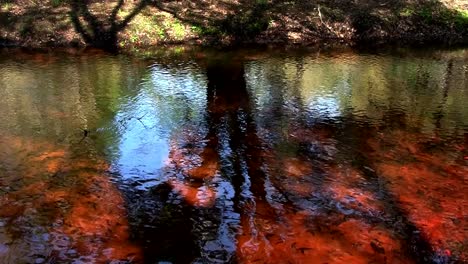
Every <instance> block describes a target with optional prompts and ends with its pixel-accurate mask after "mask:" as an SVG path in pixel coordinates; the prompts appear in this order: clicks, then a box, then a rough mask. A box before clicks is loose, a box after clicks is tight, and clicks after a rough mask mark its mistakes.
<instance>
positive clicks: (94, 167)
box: [0, 136, 141, 263]
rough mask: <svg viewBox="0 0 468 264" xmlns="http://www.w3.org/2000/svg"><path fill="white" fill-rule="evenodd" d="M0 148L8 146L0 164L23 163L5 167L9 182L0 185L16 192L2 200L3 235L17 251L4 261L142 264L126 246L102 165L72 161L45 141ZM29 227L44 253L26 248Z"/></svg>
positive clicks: (120, 207)
mask: <svg viewBox="0 0 468 264" xmlns="http://www.w3.org/2000/svg"><path fill="white" fill-rule="evenodd" d="M0 142H1V143H2V146H7V147H5V148H4V149H2V151H1V152H0V155H1V156H0V158H1V159H2V160H3V161H8V160H9V157H10V158H12V160H19V161H21V163H22V164H15V163H9V164H7V170H6V173H5V175H4V176H5V177H2V180H4V181H11V182H10V183H7V182H2V184H4V185H8V184H9V185H11V186H14V189H13V190H12V191H10V192H8V193H5V194H3V195H1V198H0V204H1V207H0V216H1V217H2V218H5V219H7V221H8V222H9V225H7V226H6V231H7V234H8V233H9V234H10V236H11V239H12V242H11V243H13V244H14V245H16V246H15V247H13V246H11V247H10V251H9V252H8V253H7V254H8V257H7V258H8V259H10V260H14V259H17V260H18V261H20V260H24V261H28V262H30V261H34V259H27V256H26V255H25V254H24V253H22V252H23V251H26V252H28V251H29V252H30V255H38V256H43V257H42V258H43V259H45V260H46V261H57V260H59V261H71V260H72V259H78V258H80V259H81V260H82V261H91V262H96V263H106V262H108V261H111V260H138V259H141V252H140V249H139V248H138V247H136V246H135V245H134V244H132V243H131V242H130V241H129V226H128V222H127V218H126V209H125V207H124V200H123V198H122V196H121V195H120V193H119V191H118V190H117V189H116V187H115V186H114V185H113V184H112V183H111V182H110V181H109V179H108V178H107V176H106V173H105V172H106V170H107V168H108V165H107V164H106V163H105V162H104V161H102V160H99V159H90V158H89V157H83V158H81V157H77V156H73V153H72V152H71V150H70V149H68V148H64V147H62V148H61V147H58V146H55V145H53V144H50V143H48V142H46V141H42V142H41V141H39V140H34V141H33V140H29V139H24V138H20V137H13V136H8V137H5V136H2V137H1V138H0ZM24 219H27V220H24ZM18 221H19V222H20V223H21V224H20V225H19V226H15V224H14V223H17V222H18ZM22 221H27V222H22ZM51 223H53V225H51ZM28 226H33V227H34V228H35V229H38V230H44V231H42V232H46V233H45V234H44V235H43V236H44V237H48V238H49V239H46V240H45V241H43V242H42V243H44V246H45V247H39V248H42V249H47V250H46V251H42V250H39V251H37V249H33V248H30V247H31V246H33V247H34V248H38V247H37V245H36V246H34V245H28V244H27V243H26V242H24V241H27V240H28V238H27V237H24V236H28V234H27V231H26V229H25V228H27V227H28ZM44 228H45V229H44ZM15 237H17V239H18V240H16V238H15ZM57 237H62V238H61V239H60V241H61V242H60V241H59V240H56V238H57ZM57 241H59V242H57ZM56 243H59V244H56ZM36 244H37V243H36ZM35 250H36V251H37V252H36V251H35ZM67 252H72V253H70V254H68V253H67ZM73 252H76V253H77V254H78V255H74V254H75V253H73ZM67 254H68V255H67Z"/></svg>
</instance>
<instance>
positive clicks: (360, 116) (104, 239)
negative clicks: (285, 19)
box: [0, 49, 468, 263]
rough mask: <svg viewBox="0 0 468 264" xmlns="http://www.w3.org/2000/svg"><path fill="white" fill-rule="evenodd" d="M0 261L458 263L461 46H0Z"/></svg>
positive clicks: (463, 190)
mask: <svg viewBox="0 0 468 264" xmlns="http://www.w3.org/2000/svg"><path fill="white" fill-rule="evenodd" d="M0 98H1V99H0V111H1V114H0V262H1V263H158V262H161V263H456V262H464V261H467V257H468V256H467V255H466V252H468V235H467V232H468V231H467V228H468V227H467V225H466V223H467V220H468V219H467V218H468V211H467V208H468V200H467V197H466V195H467V193H468V188H467V187H468V186H467V175H468V167H467V165H468V50H466V49H465V50H464V49H460V50H454V51H423V52H421V51H419V52H415V51H411V52H407V51H399V52H385V53H382V54H369V53H363V52H361V53H358V52H351V51H346V52H340V53H320V52H272V51H268V52H258V51H238V52H229V53H228V52H226V53H221V52H198V53H193V54H188V55H185V56H181V55H178V56H173V57H171V56H169V57H159V58H154V59H146V60H139V59H135V58H128V57H125V56H111V55H105V54H100V53H96V52H90V53H84V54H80V55H71V54H44V53H24V52H19V51H15V50H13V51H11V50H10V51H2V52H1V53H0Z"/></svg>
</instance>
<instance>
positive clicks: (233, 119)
mask: <svg viewBox="0 0 468 264" xmlns="http://www.w3.org/2000/svg"><path fill="white" fill-rule="evenodd" d="M206 72H207V78H208V91H207V93H208V96H207V99H208V104H207V124H208V128H207V130H208V132H207V134H206V136H205V137H204V139H202V138H200V137H199V138H190V137H186V138H185V140H187V141H186V142H185V143H182V144H179V147H178V146H175V145H174V146H173V149H172V151H171V155H170V159H171V161H172V162H173V163H174V164H176V165H175V168H177V169H176V171H180V172H182V175H183V176H182V177H180V178H179V179H178V180H172V181H170V184H171V185H172V187H173V188H174V189H175V190H176V191H177V192H179V193H181V194H182V195H183V196H184V197H185V200H186V202H187V203H188V204H191V205H193V206H198V207H207V206H212V205H213V204H214V203H215V202H214V201H213V199H214V198H215V197H216V188H215V187H213V188H210V183H211V182H212V181H213V177H222V178H225V179H227V180H228V181H229V182H230V184H231V185H232V189H233V192H234V194H233V197H232V201H233V210H234V212H235V213H237V214H238V215H239V219H238V221H239V226H238V229H237V231H235V232H237V235H236V238H235V243H237V249H236V251H235V254H236V256H235V258H234V259H237V261H239V262H241V263H250V262H267V263H278V262H287V261H290V262H291V261H292V262H300V263H307V262H308V261H310V260H312V259H313V260H317V261H325V262H337V261H338V262H345V261H352V262H353V263H361V262H362V263H367V262H369V261H374V262H380V263H383V262H389V263H393V262H404V263H413V262H416V263H419V262H423V263H425V262H432V261H436V262H437V261H438V262H447V261H449V259H450V258H451V253H450V251H446V250H444V248H449V247H450V248H454V247H455V248H456V246H455V244H453V243H460V241H463V232H460V231H457V230H455V228H456V226H457V225H456V224H451V223H450V222H447V221H446V220H443V219H442V218H440V217H438V216H437V211H424V210H422V208H423V207H424V208H425V209H426V210H428V208H431V207H430V206H429V205H427V201H426V198H427V197H425V196H424V195H422V194H419V197H414V196H413V195H416V196H417V192H416V191H414V190H412V188H413V187H414V188H416V187H421V185H420V182H419V183H418V181H421V180H422V179H424V178H427V177H429V178H431V179H437V176H436V175H429V174H428V175H425V171H430V170H433V169H432V167H433V165H431V163H430V162H429V163H428V162H424V163H422V162H420V163H418V164H417V165H416V164H415V165H411V166H416V168H415V169H414V170H415V171H414V172H413V173H412V174H411V173H409V174H401V173H400V174H398V170H399V168H400V165H396V167H395V168H394V169H393V170H392V167H391V166H392V165H390V164H391V163H394V162H398V161H397V160H398V159H397V156H398V155H401V154H402V153H404V149H403V150H401V149H400V146H399V145H398V144H396V145H395V144H394V143H392V144H390V143H388V142H385V141H394V140H395V139H396V138H399V137H401V138H414V137H415V135H413V134H411V133H409V132H402V131H401V130H400V131H398V130H397V129H396V127H393V128H391V129H392V131H394V132H393V133H397V134H395V135H394V134H393V133H386V132H384V131H385V128H382V129H375V128H374V127H373V125H372V124H366V123H363V122H356V121H354V120H353V117H352V116H351V117H344V118H343V119H342V120H340V121H339V122H336V123H333V122H332V123H330V122H328V123H327V122H320V120H319V121H317V120H313V121H310V120H308V119H310V117H308V116H307V115H306V113H305V112H303V113H300V114H299V115H296V116H292V115H291V113H287V112H288V111H290V110H289V109H286V110H284V109H282V107H283V106H284V102H283V103H282V102H274V104H275V106H276V107H277V106H278V105H279V106H280V108H279V109H275V108H274V107H273V108H272V111H273V112H274V113H275V114H274V115H275V116H274V118H278V119H280V118H282V116H283V118H289V120H290V122H291V123H290V127H289V128H287V130H288V129H289V130H288V131H286V133H284V131H280V133H283V134H285V135H286V138H284V135H275V134H274V133H277V132H278V131H268V130H265V129H264V128H262V129H263V130H262V132H261V133H260V132H259V131H257V129H258V127H257V125H256V124H255V120H254V113H253V112H252V111H251V108H252V101H251V100H250V94H249V92H248V91H247V85H246V81H245V79H244V78H245V72H244V64H243V62H242V61H236V60H235V59H234V60H232V59H231V60H224V61H223V60H221V61H215V62H210V63H208V65H207V68H206ZM298 97H299V96H296V99H297V98H298ZM277 99H279V100H282V98H281V96H279V97H277ZM282 105H283V106H282ZM297 106H298V107H300V105H297ZM281 111H283V112H281ZM288 115H289V116H288ZM392 115H393V113H390V116H389V118H392ZM393 119H394V120H399V122H404V120H405V117H404V116H394V117H393ZM271 121H272V122H276V120H271ZM387 121H389V122H390V121H392V120H390V119H389V120H387ZM311 122H312V123H311ZM400 125H401V124H400ZM337 126H339V127H337ZM272 127H274V126H272ZM337 129H340V130H342V131H344V132H343V133H340V134H338V133H335V131H337ZM189 133H193V131H191V132H189ZM398 133H404V134H398ZM195 134H197V133H195ZM198 135H199V133H198ZM259 135H261V136H264V138H263V139H261V138H260V136H259ZM382 135H385V137H384V139H382ZM271 138H276V139H279V140H277V141H272V140H271ZM421 140H422V141H424V139H423V138H419V141H421ZM382 141H384V142H382ZM397 141H399V142H402V141H401V140H397ZM197 142H202V143H200V144H199V143H197ZM377 142H378V143H377ZM415 142H418V141H415ZM184 144H185V145H184ZM386 144H389V145H392V149H390V147H389V146H386V147H383V146H382V145H386ZM415 144H418V143H415ZM200 145H202V147H200ZM281 145H283V146H281ZM284 145H285V146H284ZM180 146H185V147H182V148H180ZM195 146H196V147H195ZM342 146H353V148H352V149H350V148H349V147H342ZM382 148H384V149H382ZM385 148H386V149H385ZM195 149H196V150H195ZM408 149H410V150H412V151H413V153H412V155H413V156H414V157H413V159H416V160H417V159H421V157H423V158H422V159H425V160H428V159H430V160H432V161H436V160H439V161H438V166H442V167H443V166H446V165H443V164H450V161H448V160H445V161H442V160H443V159H438V158H437V157H435V156H432V155H430V154H428V153H423V152H420V150H416V149H415V147H411V146H408ZM387 151H390V153H392V152H393V153H394V155H396V156H393V157H389V156H388V155H389V154H387ZM193 155H195V156H197V158H198V159H197V158H194V157H193ZM381 155H382V156H381ZM389 158H391V159H392V160H393V161H391V162H390V163H389V162H387V160H388V159H389ZM458 158H460V157H458ZM461 158H462V157H461ZM188 160H192V162H188V163H190V165H189V166H187V164H188V163H187V161H188ZM193 160H198V162H193ZM194 164H195V165H194ZM389 166H390V167H389ZM411 166H410V167H411ZM453 166H455V167H456V168H453ZM187 167H188V168H190V169H186V168H187ZM450 167H451V168H450V169H449V170H446V173H450V174H451V176H450V178H451V180H450V181H446V182H444V184H449V183H450V182H451V181H454V182H453V184H458V186H463V182H462V179H463V176H462V173H466V169H465V168H464V167H463V166H461V165H458V166H457V165H451V166H450ZM402 168H403V169H405V168H406V170H408V168H407V167H402ZM439 169H442V168H439ZM416 171H418V172H419V175H418V176H416V174H417V173H416ZM427 173H429V172H427ZM395 178H398V180H397V179H395ZM418 178H420V180H418ZM408 180H411V181H415V182H409V181H408ZM442 181H443V179H441V182H437V181H436V182H430V183H426V184H430V185H431V186H433V187H430V188H431V189H432V191H434V192H432V196H438V197H447V196H451V198H450V199H449V200H448V201H449V202H448V203H450V205H447V208H444V211H445V210H447V211H449V212H454V213H455V212H457V213H455V214H456V215H457V216H455V219H456V220H455V221H462V218H463V210H462V208H463V204H458V205H457V204H456V202H457V201H458V202H459V201H463V199H462V197H461V196H462V193H463V191H462V190H461V189H460V188H458V189H460V190H459V191H460V192H458V193H457V192H455V193H457V194H453V195H450V192H444V191H441V190H440V187H437V186H441V184H442ZM432 184H434V185H432ZM200 186H204V187H203V188H200ZM401 186H405V187H407V186H413V187H409V188H401ZM451 187H454V188H447V189H446V191H447V190H457V188H456V187H455V186H451ZM438 188H439V190H437V189H438ZM407 192H410V194H411V195H410V194H408V193H407ZM405 195H406V196H408V195H410V197H408V198H405ZM218 197H219V195H218ZM405 199H412V200H411V201H407V200H405ZM436 199H438V198H436ZM223 202H225V201H223ZM439 202H440V201H439ZM454 202H455V203H454ZM436 203H438V202H436ZM408 204H411V206H413V208H409V207H408ZM414 206H417V208H414ZM414 209H416V210H414ZM439 210H441V209H439ZM218 213H219V212H218ZM430 215H433V219H432V220H431V219H427V217H428V216H430ZM219 217H222V216H219ZM435 219H438V220H435ZM220 221H222V220H220ZM433 221H436V222H433ZM430 222H432V223H430ZM442 222H443V223H442ZM427 223H430V224H429V225H428V224H427ZM441 225H442V226H444V228H445V230H440V228H441ZM435 229H438V231H437V232H436V233H438V234H439V235H437V234H436V233H434V231H435ZM442 233H443V235H441V234H442ZM450 233H456V234H457V235H456V236H455V237H452V238H449V237H451V235H449V234H450ZM434 235H435V236H434ZM444 240H445V241H444ZM459 253H460V252H459ZM460 257H462V258H463V256H460ZM231 260H233V259H231Z"/></svg>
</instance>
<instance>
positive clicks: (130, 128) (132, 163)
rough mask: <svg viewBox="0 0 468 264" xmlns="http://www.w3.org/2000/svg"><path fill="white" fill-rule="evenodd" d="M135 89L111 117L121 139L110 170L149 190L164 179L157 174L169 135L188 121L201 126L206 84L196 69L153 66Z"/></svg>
mask: <svg viewBox="0 0 468 264" xmlns="http://www.w3.org/2000/svg"><path fill="white" fill-rule="evenodd" d="M192 67H193V65H192ZM192 67H190V68H192ZM138 86H139V87H138V91H139V92H138V94H136V95H135V96H134V97H131V98H128V101H127V102H125V103H124V104H123V106H122V109H121V110H120V111H118V113H117V114H116V117H115V118H114V119H115V121H114V123H113V125H115V126H117V127H120V129H119V131H120V133H121V136H120V143H119V147H118V151H119V154H118V159H117V161H116V162H115V164H114V165H113V168H114V169H115V170H117V171H118V173H119V175H121V176H122V178H123V179H125V180H132V179H133V180H142V181H144V182H147V184H145V186H140V187H150V186H154V185H155V184H156V183H160V182H161V180H164V179H161V178H160V177H161V175H160V174H159V173H158V172H159V171H160V170H161V169H162V168H163V167H164V166H165V164H166V161H167V159H168V155H169V148H170V145H169V144H170V140H171V135H172V134H173V133H174V132H175V131H178V130H180V129H181V128H182V127H184V125H188V124H189V123H191V122H197V123H200V124H201V123H203V119H204V109H205V105H206V96H205V87H206V81H205V78H204V76H203V74H202V73H201V72H197V70H196V69H193V70H191V71H187V70H185V71H184V70H183V69H182V70H180V71H174V70H172V72H171V71H170V69H167V68H166V69H165V68H164V66H161V65H158V64H156V65H152V66H150V67H149V70H148V76H146V77H145V78H144V79H143V80H142V81H141V82H140V83H139V84H138Z"/></svg>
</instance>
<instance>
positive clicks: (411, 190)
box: [369, 131, 468, 260]
mask: <svg viewBox="0 0 468 264" xmlns="http://www.w3.org/2000/svg"><path fill="white" fill-rule="evenodd" d="M369 143H370V144H369V145H371V146H372V147H373V149H374V155H375V156H374V157H373V159H372V160H373V161H374V163H375V165H376V168H377V170H378V173H379V174H381V175H382V176H383V177H385V179H386V180H387V181H388V186H389V188H390V189H391V191H392V193H394V194H395V196H396V197H397V199H398V202H399V203H400V205H401V207H402V208H403V209H404V211H405V212H406V213H407V214H408V218H409V219H410V220H411V221H412V222H414V223H415V225H416V226H417V227H418V228H419V229H420V230H421V231H422V233H423V235H424V236H425V237H426V238H427V240H428V242H429V243H430V244H431V246H432V247H434V249H435V250H436V251H438V252H440V254H445V255H452V254H455V255H457V256H458V257H459V259H461V260H466V259H467V258H468V256H467V255H466V250H464V248H465V249H466V243H467V236H466V208H468V200H467V193H468V190H467V189H466V175H468V167H467V166H464V165H463V162H464V161H463V152H462V151H463V149H464V148H463V147H462V148H460V146H457V145H451V143H449V142H448V143H447V142H446V143H443V144H446V145H445V146H444V151H442V150H440V149H437V146H438V145H439V144H442V143H441V142H438V139H434V138H429V137H425V136H421V135H419V134H414V133H409V132H404V131H394V132H391V133H387V134H385V135H381V136H380V137H379V138H378V140H375V139H371V140H370V142H369ZM388 146H392V147H390V148H389V147H388ZM447 149H449V150H450V149H453V150H454V151H453V152H447ZM460 149H461V150H460ZM463 223H465V224H463Z"/></svg>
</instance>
